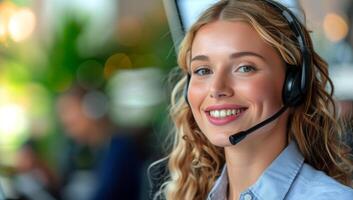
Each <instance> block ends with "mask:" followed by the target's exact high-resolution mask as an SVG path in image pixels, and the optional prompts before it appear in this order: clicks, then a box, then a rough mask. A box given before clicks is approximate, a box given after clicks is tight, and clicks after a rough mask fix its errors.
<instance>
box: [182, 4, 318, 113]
mask: <svg viewBox="0 0 353 200" xmlns="http://www.w3.org/2000/svg"><path fill="white" fill-rule="evenodd" d="M263 2H266V3H267V4H268V5H270V6H271V7H273V8H274V9H276V10H277V11H278V12H280V13H281V15H282V16H283V17H284V18H285V20H286V21H287V23H288V25H289V26H290V28H291V30H292V31H293V33H294V35H295V37H296V39H297V42H298V45H299V48H300V52H301V55H302V59H301V66H300V67H296V66H292V65H289V64H287V66H288V67H287V70H286V78H285V82H284V85H283V90H282V100H283V104H284V106H287V107H294V106H298V105H300V104H301V103H302V102H303V101H304V98H305V96H306V93H307V90H308V87H309V80H310V73H311V70H310V65H311V60H312V56H311V53H310V50H309V46H310V45H308V44H307V43H306V41H305V37H304V33H303V30H302V28H301V27H302V25H301V23H300V21H299V20H298V19H297V17H296V16H295V15H294V14H293V13H292V12H291V11H290V10H289V9H288V8H287V7H285V6H283V5H282V4H280V3H278V2H275V1H273V0H263ZM190 79H191V75H190V73H188V74H187V77H186V84H185V87H184V92H183V93H184V98H185V101H186V103H187V104H189V100H188V89H189V83H190Z"/></svg>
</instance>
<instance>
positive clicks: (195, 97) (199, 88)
mask: <svg viewBox="0 0 353 200" xmlns="http://www.w3.org/2000/svg"><path fill="white" fill-rule="evenodd" d="M207 91H208V89H207V86H205V85H203V84H194V83H193V84H190V86H189V90H188V100H189V103H190V107H191V109H192V110H193V111H194V110H198V108H200V106H201V104H202V102H203V100H204V99H205V98H206V96H207Z"/></svg>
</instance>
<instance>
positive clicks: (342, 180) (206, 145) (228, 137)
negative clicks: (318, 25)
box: [152, 0, 353, 200]
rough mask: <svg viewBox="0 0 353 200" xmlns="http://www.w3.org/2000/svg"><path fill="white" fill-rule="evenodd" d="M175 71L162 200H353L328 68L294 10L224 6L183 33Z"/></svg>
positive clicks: (248, 1)
mask: <svg viewBox="0 0 353 200" xmlns="http://www.w3.org/2000/svg"><path fill="white" fill-rule="evenodd" d="M178 63H179V66H180V68H181V69H182V72H184V77H183V78H182V79H181V80H180V81H179V82H178V83H177V84H176V86H175V88H174V90H173V93H172V105H171V116H172V119H173V121H174V125H175V129H174V135H173V136H174V142H173V146H172V150H171V152H170V153H169V155H168V157H167V159H162V160H161V162H162V163H163V161H164V160H167V162H168V165H167V166H168V170H169V177H168V179H167V180H166V181H165V182H164V183H163V184H162V185H161V186H160V187H159V191H158V192H157V193H156V195H155V198H156V199H160V198H161V199H173V200H177V199H180V200H184V199H200V200H201V199H209V200H218V199H232V200H233V199H241V200H244V199H249V200H251V199H252V200H258V199H266V200H272V199H273V200H280V199H295V200H296V199H320V200H324V199H327V200H328V199H342V200H350V199H352V198H353V189H352V188H351V187H352V170H353V165H352V164H353V163H352V162H353V161H352V159H351V155H350V154H349V152H348V148H346V146H345V145H344V144H343V142H342V141H341V140H340V139H341V138H340V135H341V134H343V133H342V126H341V125H340V123H339V121H338V118H337V112H336V105H335V104H336V102H335V101H334V99H333V91H332V90H333V85H332V81H331V80H330V78H329V76H328V65H327V63H326V62H325V61H324V60H323V59H322V58H321V57H320V56H319V55H318V54H317V53H316V51H315V50H314V48H313V45H312V42H311V38H310V35H309V32H308V30H307V29H306V27H305V26H304V25H303V24H302V23H301V22H300V21H299V20H297V19H296V17H295V16H294V14H291V11H289V10H288V9H286V8H285V7H284V6H282V5H281V4H279V3H276V2H275V1H270V0H266V1H264V0H221V1H218V2H217V3H216V4H214V5H213V6H211V7H210V8H208V9H207V10H206V11H205V12H204V13H203V14H201V16H200V17H199V19H198V20H197V21H196V23H195V24H193V26H192V27H191V28H190V29H189V31H188V32H187V33H186V36H185V37H184V39H183V41H182V43H181V46H180V50H179V56H178ZM327 88H329V89H331V90H329V91H326V89H327ZM183 94H184V95H183ZM249 133H252V134H251V135H248V134H249ZM152 166H153V165H152ZM155 166H158V162H157V163H156V164H155Z"/></svg>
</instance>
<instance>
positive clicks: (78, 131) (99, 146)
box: [57, 86, 142, 200]
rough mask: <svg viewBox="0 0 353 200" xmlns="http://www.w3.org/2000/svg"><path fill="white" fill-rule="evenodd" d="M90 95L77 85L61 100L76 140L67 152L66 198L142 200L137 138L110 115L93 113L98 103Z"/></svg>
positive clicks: (62, 114) (63, 119) (63, 114)
mask: <svg viewBox="0 0 353 200" xmlns="http://www.w3.org/2000/svg"><path fill="white" fill-rule="evenodd" d="M88 94H89V91H86V90H85V89H82V88H80V87H78V86H75V87H73V88H72V89H70V90H69V91H68V92H66V93H64V94H62V95H61V96H60V97H59V98H58V101H57V102H58V103H57V111H58V115H59V118H60V120H61V122H62V125H63V128H64V129H65V132H66V133H67V135H68V136H69V138H71V139H72V141H71V145H70V148H69V149H68V150H67V151H66V152H65V151H63V154H64V159H63V160H62V161H63V164H64V165H63V168H62V169H63V173H62V174H63V175H62V177H63V179H64V180H63V182H64V185H65V186H64V188H63V198H64V199H65V200H71V199H72V200H101V199H106V200H109V199H112V200H113V199H132V200H133V199H138V197H139V192H140V178H141V177H140V176H141V162H142V160H141V157H140V154H139V151H138V146H137V143H136V140H135V138H134V137H133V134H132V133H130V132H127V131H124V130H122V129H118V128H116V127H115V126H114V125H113V124H112V123H111V122H110V121H109V119H108V117H107V116H106V115H103V116H100V117H97V118H95V117H93V116H90V115H89V112H88V110H94V107H95V106H97V105H94V104H92V103H89V101H88V103H87V101H85V98H86V97H87V95H88ZM127 112H128V111H127ZM64 150H65V149H64Z"/></svg>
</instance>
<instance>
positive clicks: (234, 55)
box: [190, 51, 265, 63]
mask: <svg viewBox="0 0 353 200" xmlns="http://www.w3.org/2000/svg"><path fill="white" fill-rule="evenodd" d="M242 56H255V57H258V58H261V59H262V60H265V58H264V57H263V56H262V55H260V54H257V53H255V52H251V51H242V52H237V53H232V54H231V55H230V56H229V58H231V59H234V58H239V57H242ZM196 60H199V61H209V57H208V56H205V55H197V56H195V57H193V58H192V59H191V61H190V63H191V62H192V61H196Z"/></svg>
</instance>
